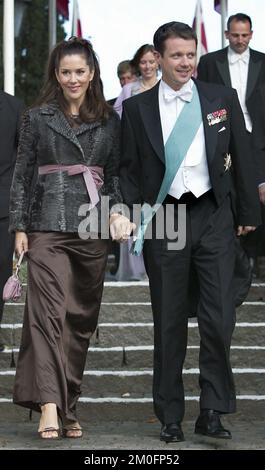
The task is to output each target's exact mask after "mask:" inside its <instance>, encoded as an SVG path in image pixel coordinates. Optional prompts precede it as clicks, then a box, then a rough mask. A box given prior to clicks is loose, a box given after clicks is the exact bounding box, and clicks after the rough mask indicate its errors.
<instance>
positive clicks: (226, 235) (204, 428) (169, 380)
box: [120, 21, 260, 442]
mask: <svg viewBox="0 0 265 470" xmlns="http://www.w3.org/2000/svg"><path fill="white" fill-rule="evenodd" d="M154 46H155V49H156V51H157V58H158V61H159V65H160V67H161V71H162V79H161V81H160V82H159V83H158V84H157V85H156V86H155V87H154V88H152V89H151V90H149V91H147V92H145V93H142V94H140V95H137V96H134V97H132V98H129V99H128V100H126V101H125V102H124V111H123V118H122V157H121V168H120V181H121V188H122V192H123V196H124V200H125V203H126V204H127V205H128V206H129V207H130V208H131V210H132V211H133V207H134V205H137V204H138V205H139V204H141V205H142V204H144V203H147V204H149V205H150V206H152V207H154V204H155V203H156V202H157V201H158V200H159V195H161V188H162V186H163V185H164V183H165V181H166V183H165V185H164V189H165V187H166V188H167V189H166V193H167V194H166V196H165V197H163V198H162V199H163V200H162V201H160V202H161V206H160V209H161V210H162V212H164V213H166V211H165V210H164V209H166V207H167V206H168V205H170V207H171V209H172V211H171V212H170V214H171V216H169V218H170V220H167V217H166V216H165V217H163V216H161V210H158V211H157V213H156V214H155V215H154V217H153V220H152V222H156V221H157V222H158V224H157V226H156V224H155V223H153V224H152V235H153V236H152V238H151V239H150V237H149V238H148V239H145V241H144V248H143V250H144V259H145V264H146V269H147V272H148V276H149V280H150V292H151V301H152V311H153V318H154V377H153V400H154V409H155V413H156V415H157V417H158V419H159V420H160V422H161V424H162V428H161V433H160V439H161V440H163V441H166V442H178V441H182V440H184V435H183V431H182V427H181V423H182V420H183V417H184V407H185V398H184V386H183V379H182V368H183V363H184V359H185V354H186V348H187V329H188V328H187V326H188V313H189V311H188V310H189V309H188V300H189V299H188V288H189V287H190V283H191V277H190V274H191V268H192V269H195V271H196V276H197V277H198V280H199V286H200V293H199V305H198V309H197V317H198V325H199V333H200V358H199V367H200V376H199V385H200V412H199V417H198V419H197V421H196V424H195V432H196V433H198V434H203V435H207V436H210V437H217V438H224V439H228V438H231V433H230V431H229V430H227V429H224V427H223V426H222V423H221V420H220V414H222V413H232V412H234V411H235V406H236V403H235V402H236V395H235V388H234V381H233V374H232V369H231V365H230V359H229V350H230V343H231V337H232V333H233V329H234V325H235V304H234V291H233V288H232V280H233V272H234V262H235V239H236V235H237V234H242V233H248V232H250V231H253V230H254V229H255V227H256V226H257V225H258V224H259V223H260V214H259V200H258V190H257V187H256V184H255V178H254V175H253V167H252V164H251V161H250V160H251V159H250V154H249V151H248V149H249V147H248V142H247V140H246V133H245V125H244V118H243V114H242V111H241V108H240V104H239V101H238V98H237V94H236V92H235V91H234V90H232V89H229V88H226V87H224V86H220V85H211V84H206V83H202V82H200V81H198V80H193V79H192V74H193V71H194V68H195V65H196V47H197V38H196V35H195V33H194V32H193V30H192V29H191V28H190V27H189V26H188V25H186V24H184V23H179V22H175V21H173V22H170V23H167V24H165V25H162V26H161V27H160V28H158V30H157V31H156V33H155V35H154ZM195 121H196V123H195ZM180 129H182V131H181V130H180ZM183 149H185V150H183ZM180 156H181V158H180ZM177 161H178V163H176V162H177ZM172 163H173V165H172ZM174 165H175V167H176V168H177V171H176V173H175V174H173V175H172V174H168V172H169V168H170V167H172V166H173V167H174ZM170 171H171V170H170ZM169 173H170V172H169ZM162 182H163V185H162ZM166 184H168V187H167V186H166ZM234 188H235V190H236V192H237V196H238V199H237V201H238V208H237V220H235V218H234V214H233V213H232V209H231V192H232V190H234ZM160 199H161V198H160ZM179 204H181V205H182V204H185V209H186V222H185V226H184V227H183V226H178V221H179V217H178V215H179V207H183V206H179ZM163 210H164V211H163ZM144 221H145V219H144V220H143V222H144ZM169 222H170V223H174V224H175V229H176V231H177V229H179V231H180V230H181V231H182V232H183V229H185V230H184V231H185V233H186V236H185V243H184V246H182V247H180V246H179V245H178V244H175V245H174V246H173V245H172V240H171V235H169V234H168V231H167V226H168V225H170V223H169ZM182 225H183V224H182ZM157 228H158V232H159V236H158V234H157ZM161 229H163V230H162V233H164V236H163V237H162V238H161ZM172 247H173V249H172ZM189 394H190V395H192V394H193V395H196V394H197V392H196V391H195V390H189Z"/></svg>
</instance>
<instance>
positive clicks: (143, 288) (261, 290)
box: [20, 280, 265, 302]
mask: <svg viewBox="0 0 265 470" xmlns="http://www.w3.org/2000/svg"><path fill="white" fill-rule="evenodd" d="M26 289H27V285H26V284H23V295H22V297H21V300H20V301H21V302H25V297H26ZM117 299H118V300H119V301H120V302H126V301H127V302H130V301H133V300H134V301H136V300H137V301H138V302H150V293H149V282H148V281H135V282H105V283H104V290H103V298H102V301H103V302H110V301H117ZM262 299H264V300H265V283H264V282H262V281H261V280H254V281H253V282H252V284H251V287H250V289H249V293H248V298H247V300H262Z"/></svg>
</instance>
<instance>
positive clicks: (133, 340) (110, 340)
mask: <svg viewBox="0 0 265 470" xmlns="http://www.w3.org/2000/svg"><path fill="white" fill-rule="evenodd" d="M192 325H194V327H191V326H192ZM21 330H22V328H21V324H15V325H9V324H5V323H3V324H2V327H1V336H2V339H3V341H4V343H5V344H7V345H13V347H19V344H20V338H21ZM188 334H189V344H190V345H195V346H196V345H199V341H200V339H199V332H198V327H197V325H196V323H195V322H190V327H189V333H188ZM264 337H265V323H264V322H257V323H244V322H243V323H241V322H238V323H237V325H236V328H235V331H234V334H233V341H232V344H236V345H239V346H251V345H252V346H255V345H262V344H263V343H264ZM90 344H91V345H95V344H96V345H98V346H101V347H113V346H122V347H125V346H126V345H135V346H137V345H142V344H145V345H152V344H153V324H152V322H150V323H145V322H143V323H130V322H128V323H99V327H98V335H96V334H94V335H93V336H92V338H91V343H90Z"/></svg>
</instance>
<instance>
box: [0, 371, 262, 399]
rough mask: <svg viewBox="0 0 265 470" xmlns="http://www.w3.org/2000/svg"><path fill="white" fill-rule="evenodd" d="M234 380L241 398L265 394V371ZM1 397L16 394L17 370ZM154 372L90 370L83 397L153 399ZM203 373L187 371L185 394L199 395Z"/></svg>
mask: <svg viewBox="0 0 265 470" xmlns="http://www.w3.org/2000/svg"><path fill="white" fill-rule="evenodd" d="M233 371H234V380H235V386H236V390H237V393H238V394H240V395H256V394H259V395H265V369H264V368H261V369H258V368H256V369H246V368H242V369H240V368H235V369H233ZM0 375H1V390H0V397H1V398H5V397H9V396H11V395H12V391H13V383H14V376H15V371H14V370H9V371H4V372H1V373H0ZM152 379H153V372H152V370H151V369H145V370H141V371H139V370H138V371H132V370H115V371H108V370H96V371H93V370H86V371H85V372H84V377H83V382H82V394H83V395H84V396H89V397H93V398H98V397H107V396H115V397H118V398H122V397H124V395H125V394H126V396H128V397H132V398H146V397H151V394H152ZM198 379H199V370H198V369H195V368H194V369H184V370H183V382H184V388H185V393H186V394H188V395H194V394H196V395H197V394H199V385H198Z"/></svg>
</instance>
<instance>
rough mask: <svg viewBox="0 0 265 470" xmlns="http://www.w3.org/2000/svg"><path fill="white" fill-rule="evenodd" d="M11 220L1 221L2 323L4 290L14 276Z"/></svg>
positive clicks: (4, 219) (0, 307) (3, 219)
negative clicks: (10, 277)
mask: <svg viewBox="0 0 265 470" xmlns="http://www.w3.org/2000/svg"><path fill="white" fill-rule="evenodd" d="M8 226H9V218H8V217H5V218H2V219H0V323H1V321H2V317H3V310H4V302H3V297H2V294H3V288H4V285H5V283H6V281H7V279H8V278H9V276H11V274H12V267H13V252H14V234H10V233H9V232H8Z"/></svg>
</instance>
